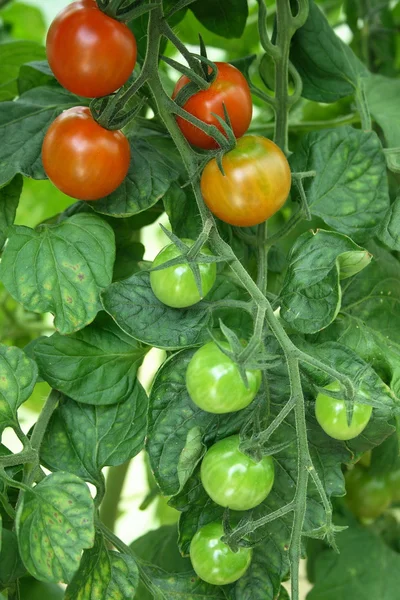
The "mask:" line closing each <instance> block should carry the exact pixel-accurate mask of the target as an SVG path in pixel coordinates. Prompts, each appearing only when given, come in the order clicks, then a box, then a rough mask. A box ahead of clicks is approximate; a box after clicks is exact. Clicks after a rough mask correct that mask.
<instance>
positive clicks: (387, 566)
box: [307, 523, 400, 600]
mask: <svg viewBox="0 0 400 600" xmlns="http://www.w3.org/2000/svg"><path fill="white" fill-rule="evenodd" d="M337 541H338V545H339V550H340V554H337V553H335V552H334V551H333V550H330V549H326V550H325V551H323V552H321V553H320V554H319V556H318V557H317V559H316V563H315V586H314V588H313V589H312V590H311V592H309V594H308V596H307V600H320V599H321V598H323V599H324V600H338V598H343V599H344V598H346V599H347V598H351V600H371V598H381V599H382V600H383V599H384V598H387V599H388V600H389V599H390V598H395V597H396V595H397V593H398V589H399V586H400V557H399V554H398V553H397V552H394V551H393V550H392V549H391V548H389V546H387V545H386V544H385V543H384V541H383V540H382V539H381V538H380V537H379V536H378V535H376V534H375V533H373V532H372V531H371V530H369V529H368V528H366V527H361V526H360V525H356V524H354V523H352V526H351V527H350V528H349V529H347V530H346V531H344V532H343V533H342V534H341V535H340V536H338V538H337Z"/></svg>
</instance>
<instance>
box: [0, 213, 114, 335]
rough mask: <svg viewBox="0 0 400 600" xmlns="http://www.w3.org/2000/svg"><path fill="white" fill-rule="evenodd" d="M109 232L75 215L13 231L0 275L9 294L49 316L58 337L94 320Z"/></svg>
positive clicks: (109, 263)
mask: <svg viewBox="0 0 400 600" xmlns="http://www.w3.org/2000/svg"><path fill="white" fill-rule="evenodd" d="M114 258H115V241H114V233H113V231H112V229H111V227H110V226H109V225H108V224H107V223H105V222H104V221H103V220H102V219H100V218H99V217H97V216H95V215H88V214H80V215H75V216H73V217H71V218H70V219H66V220H65V221H63V222H62V223H60V224H59V225H40V226H39V227H37V228H36V229H35V230H34V229H29V228H28V227H14V228H13V229H12V232H11V234H10V238H9V240H8V244H7V246H6V249H5V251H4V254H3V259H2V262H1V266H0V276H1V279H2V281H3V283H4V285H5V287H6V289H7V290H8V291H9V292H10V294H11V295H12V296H13V297H14V298H15V299H16V300H18V301H19V302H21V304H22V305H23V306H24V308H26V309H27V310H31V311H33V312H39V313H44V312H48V311H49V312H51V313H53V314H54V315H55V320H54V324H55V326H56V328H57V330H58V331H60V332H61V333H64V334H66V333H73V332H74V331H77V330H79V329H82V328H83V327H84V326H85V325H87V324H89V323H90V322H91V321H93V319H94V318H95V316H96V314H97V312H98V311H99V310H100V308H101V305H100V298H99V294H100V291H101V289H102V288H106V287H107V286H108V285H109V284H110V283H111V276H112V268H113V264H114Z"/></svg>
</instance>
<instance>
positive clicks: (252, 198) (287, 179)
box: [201, 135, 291, 227]
mask: <svg viewBox="0 0 400 600" xmlns="http://www.w3.org/2000/svg"><path fill="white" fill-rule="evenodd" d="M222 166H223V169H224V172H225V175H223V174H222V173H221V171H220V169H219V167H218V164H217V161H216V160H215V158H213V159H212V160H210V162H209V163H208V164H207V165H206V167H205V169H204V171H203V173H202V176H201V191H202V193H203V197H204V201H205V203H206V204H207V206H208V208H209V209H210V210H211V212H212V213H213V214H214V215H215V216H216V217H218V218H219V219H221V220H222V221H225V223H229V224H230V225H237V226H239V227H250V226H251V225H258V224H259V223H262V222H263V221H266V220H267V219H269V217H272V215H274V214H275V213H276V212H277V211H278V210H279V209H280V208H282V206H283V205H284V204H285V202H286V199H287V197H288V195H289V192H290V185H291V173H290V167H289V163H288V161H287V159H286V156H285V155H284V153H283V152H282V150H281V149H280V148H279V147H278V146H277V145H276V144H274V142H271V140H267V139H266V138H264V137H261V136H259V135H246V136H244V137H242V138H241V139H240V140H238V141H237V144H236V147H235V148H234V149H233V150H231V151H230V152H227V153H226V154H225V155H224V157H223V158H222Z"/></svg>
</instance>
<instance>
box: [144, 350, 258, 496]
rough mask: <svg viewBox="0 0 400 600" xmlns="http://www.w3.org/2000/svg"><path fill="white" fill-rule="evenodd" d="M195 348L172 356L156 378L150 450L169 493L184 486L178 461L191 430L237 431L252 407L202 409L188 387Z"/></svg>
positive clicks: (211, 436)
mask: <svg viewBox="0 0 400 600" xmlns="http://www.w3.org/2000/svg"><path fill="white" fill-rule="evenodd" d="M193 354H194V351H192V350H189V351H183V352H179V353H178V354H175V355H174V356H172V357H171V358H170V359H168V360H167V361H166V362H165V363H164V365H163V366H162V367H161V369H160V370H159V371H158V373H157V376H156V378H155V380H154V382H153V387H152V390H151V394H150V406H149V433H148V439H147V451H148V454H149V457H150V463H151V466H152V469H153V472H154V476H155V478H156V480H157V483H158V484H159V486H160V488H161V490H162V492H163V493H164V494H165V495H172V494H176V493H177V492H178V491H179V489H180V480H179V474H178V464H179V462H180V457H181V455H182V451H183V449H184V448H185V447H187V439H188V434H189V432H190V431H191V430H193V429H194V428H196V429H197V430H198V431H201V433H202V435H203V441H204V442H205V443H209V442H211V441H214V440H215V438H216V436H218V437H226V436H228V435H231V434H233V433H237V432H238V430H239V429H240V427H241V424H242V423H243V421H244V419H245V418H246V415H248V414H249V412H250V411H251V407H250V408H249V409H246V410H244V411H240V412H237V413H230V414H225V415H215V414H212V413H206V412H204V411H202V410H200V409H199V408H198V407H197V406H196V405H195V404H194V403H193V402H192V400H191V399H190V397H189V394H188V391H187V389H186V381H185V376H186V369H187V365H188V363H189V361H190V359H191V357H192V356H193Z"/></svg>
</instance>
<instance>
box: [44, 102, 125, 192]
mask: <svg viewBox="0 0 400 600" xmlns="http://www.w3.org/2000/svg"><path fill="white" fill-rule="evenodd" d="M42 159H43V166H44V170H45V171H46V174H47V176H48V178H49V179H50V180H51V181H52V182H53V183H54V185H55V186H56V187H58V189H60V190H61V191H62V192H64V193H65V194H68V196H72V198H78V199H79V200H98V199H99V198H103V197H104V196H107V195H108V194H111V192H113V191H114V190H115V189H116V188H117V187H118V186H119V185H120V184H121V183H122V182H123V180H124V179H125V177H126V174H127V172H128V168H129V161H130V147H129V142H128V140H127V139H126V137H125V136H124V134H123V133H122V132H121V131H109V130H108V129H104V127H101V125H99V124H98V123H96V121H95V120H94V119H93V117H92V115H91V112H90V110H89V108H87V107H84V106H76V107H74V108H70V109H69V110H66V111H65V112H63V113H62V114H61V115H60V116H59V117H57V119H56V120H55V121H54V122H53V123H52V124H51V125H50V127H49V129H48V131H47V133H46V135H45V138H44V142H43V148H42Z"/></svg>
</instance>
